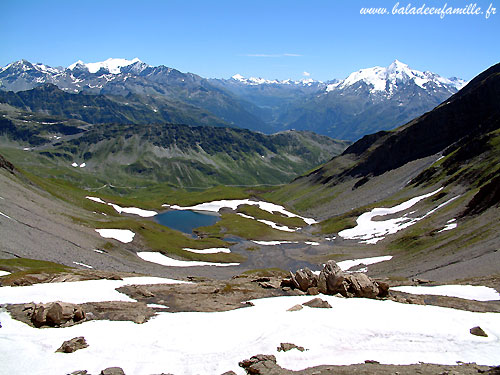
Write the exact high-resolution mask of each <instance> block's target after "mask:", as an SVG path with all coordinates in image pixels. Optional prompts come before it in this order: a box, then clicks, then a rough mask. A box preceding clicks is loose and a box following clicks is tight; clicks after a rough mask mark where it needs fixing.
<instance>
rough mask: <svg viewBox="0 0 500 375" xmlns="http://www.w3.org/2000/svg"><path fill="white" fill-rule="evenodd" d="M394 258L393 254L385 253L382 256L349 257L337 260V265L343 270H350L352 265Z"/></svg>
mask: <svg viewBox="0 0 500 375" xmlns="http://www.w3.org/2000/svg"><path fill="white" fill-rule="evenodd" d="M391 259H392V255H384V256H380V257H371V258H362V259H349V260H342V261H340V262H337V265H338V266H339V267H340V269H341V270H342V271H348V270H349V269H351V268H352V267H355V266H359V265H360V264H364V265H367V266H369V265H370V264H375V263H380V262H385V261H388V260H391Z"/></svg>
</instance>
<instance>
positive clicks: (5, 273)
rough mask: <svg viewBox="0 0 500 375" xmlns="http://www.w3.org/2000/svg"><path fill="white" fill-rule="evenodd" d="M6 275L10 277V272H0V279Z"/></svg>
mask: <svg viewBox="0 0 500 375" xmlns="http://www.w3.org/2000/svg"><path fill="white" fill-rule="evenodd" d="M7 275H10V272H8V271H2V270H0V277H2V276H7Z"/></svg>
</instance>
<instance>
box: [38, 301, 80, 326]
mask: <svg viewBox="0 0 500 375" xmlns="http://www.w3.org/2000/svg"><path fill="white" fill-rule="evenodd" d="M83 319H85V312H84V311H83V309H82V308H81V307H80V306H79V305H75V304H73V303H67V302H60V301H57V302H49V303H40V304H36V305H34V307H33V312H32V315H31V321H32V322H33V324H34V325H35V327H42V326H50V327H60V326H64V325H68V324H72V323H76V322H79V321H81V320H83Z"/></svg>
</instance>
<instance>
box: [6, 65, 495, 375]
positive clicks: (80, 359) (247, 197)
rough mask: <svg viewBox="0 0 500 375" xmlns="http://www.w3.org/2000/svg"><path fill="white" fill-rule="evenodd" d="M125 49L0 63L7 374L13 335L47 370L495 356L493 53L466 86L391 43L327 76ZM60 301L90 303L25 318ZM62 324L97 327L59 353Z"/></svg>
mask: <svg viewBox="0 0 500 375" xmlns="http://www.w3.org/2000/svg"><path fill="white" fill-rule="evenodd" d="M125 61H126V62H125V63H124V62H123V61H122V62H120V61H119V62H118V63H119V64H118V66H113V65H112V64H111V62H112V61H107V62H103V63H102V64H101V65H91V64H84V63H81V62H80V63H78V64H74V65H72V66H70V67H69V68H66V69H63V68H58V69H55V68H50V67H47V66H45V65H40V64H38V65H36V64H31V63H29V62H27V61H21V62H17V63H13V64H11V65H9V66H8V67H6V68H3V69H2V70H1V71H0V79H1V80H2V84H3V86H2V87H3V88H5V89H9V90H12V91H0V224H1V225H0V239H1V247H0V282H1V287H0V305H1V306H2V310H0V319H1V323H2V328H1V331H0V346H2V347H3V348H6V346H5V345H7V344H6V343H7V342H11V344H12V345H13V347H15V348H16V350H15V351H14V350H13V351H9V354H8V361H7V363H8V364H7V369H8V370H9V371H10V372H11V373H15V372H16V371H18V370H19V367H18V364H17V362H18V361H19V360H20V356H21V355H20V354H19V353H22V352H23V350H25V348H24V344H23V342H22V337H27V338H29V340H31V342H33V346H32V348H30V349H29V350H30V355H31V356H32V358H33V359H32V360H30V361H28V362H27V363H26V364H25V370H24V371H26V372H28V371H29V372H30V373H40V374H43V373H47V371H49V369H50V370H54V369H55V370H56V371H57V373H72V374H76V373H78V374H85V373H87V372H83V371H84V370H83V369H85V371H90V373H93V374H96V373H99V371H101V370H102V369H104V368H106V367H109V366H112V365H114V364H116V365H119V366H121V367H122V368H124V369H125V372H126V373H130V374H149V375H151V374H153V373H160V372H162V373H163V371H167V372H169V373H175V374H194V373H207V374H223V373H224V374H236V373H239V374H243V373H245V372H246V373H248V374H250V373H253V374H269V375H270V374H292V373H300V374H309V373H310V374H312V373H321V374H340V373H348V372H343V371H351V370H352V371H354V370H355V369H358V367H356V366H360V368H359V369H360V371H364V372H363V373H384V371H394V372H395V371H398V372H399V373H412V371H417V370H418V371H419V372H420V373H424V374H434V373H437V372H436V371H441V372H444V371H453V373H457V374H468V373H473V372H474V371H475V372H476V373H477V372H478V371H479V370H481V371H485V372H486V371H489V373H492V374H493V373H494V371H497V370H498V368H495V367H494V366H498V365H499V364H500V363H499V362H498V356H497V354H496V353H498V349H499V346H498V342H499V340H498V338H499V337H500V318H499V315H498V312H499V311H500V306H499V302H498V301H499V300H500V293H499V292H500V269H499V265H500V252H499V247H500V238H499V237H498V230H499V229H500V228H499V225H500V221H499V220H498V218H499V210H500V189H499V186H500V185H499V184H498V182H499V173H500V169H499V166H498V165H499V164H498V161H499V160H498V159H499V156H500V130H499V121H500V112H499V107H498V102H499V100H500V65H499V64H497V65H494V66H492V67H491V68H489V69H488V70H486V71H484V72H482V73H480V74H479V75H478V76H477V77H475V78H474V79H472V80H471V81H470V82H468V83H467V84H466V85H465V82H463V81H459V80H457V79H455V80H451V79H444V78H442V77H437V76H436V75H434V74H433V73H430V72H426V73H422V72H417V71H413V70H411V69H409V68H408V66H407V65H405V64H402V63H400V62H399V61H397V60H396V61H395V62H394V63H393V64H391V65H390V66H389V67H388V68H380V67H377V68H373V69H365V70H361V71H359V72H354V73H352V74H351V75H350V76H349V77H348V78H347V79H345V80H342V81H338V80H336V81H332V82H328V83H324V84H323V83H314V82H308V81H302V82H300V81H297V82H288V83H286V82H281V81H266V82H261V81H258V80H256V79H244V78H243V77H242V76H235V77H233V78H232V79H230V80H225V81H224V80H219V81H217V82H215V81H213V80H206V79H204V78H201V77H199V76H197V75H194V74H191V73H188V74H184V73H181V72H179V71H176V70H175V69H171V68H166V67H164V66H160V67H151V66H148V65H147V64H144V63H142V62H141V61H140V60H137V61H133V62H131V63H130V64H129V62H130V61H127V60H125ZM115 62H116V61H115ZM120 64H125V65H120ZM16 69H17V70H19V71H22V72H25V73H26V72H28V73H30V72H31V73H33V71H36V72H38V73H37V74H38V78H40V76H42V77H43V78H44V79H43V80H39V81H37V82H38V83H40V85H34V80H33V77H31V76H30V74H27V73H26V74H24V75H23V74H16V73H15V72H16ZM77 77H79V78H78V79H81V80H82V81H78V82H76V80H75V79H76V78H77ZM106 77H107V78H106ZM124 77H128V78H127V79H126V80H125V79H124ZM391 77H394V81H391ZM402 78H404V79H402ZM42 81H43V82H42ZM84 82H85V84H83V83H84ZM391 82H397V83H398V84H397V85H395V86H391ZM415 84H416V86H417V88H416V87H415ZM261 85H263V86H261ZM58 86H59V87H58ZM92 86H94V87H92ZM99 86H102V87H99ZM282 86H283V87H285V88H283V87H282ZM382 86H383V87H382ZM409 86H411V92H412V94H410V95H408V94H407V93H406V94H403V91H400V90H403V88H408V87H409ZM462 86H464V87H462ZM96 87H97V88H99V90H97V89H96ZM256 87H259V89H258V90H260V91H262V92H264V93H262V92H261V93H260V94H258V90H257V89H256ZM418 87H419V88H418ZM426 87H427V88H429V87H432V88H433V91H440V95H442V96H435V97H432V98H430V97H429V96H426V95H424V93H423V91H422V92H421V91H419V90H424V89H425V88H426ZM94 89H95V90H94ZM344 89H345V90H347V91H343V92H342V93H340V92H339V91H338V90H344ZM317 90H323V91H324V92H325V93H324V94H322V95H320V96H318V95H317V94H318V91H317ZM71 91H74V92H77V93H69V92H71ZM213 92H216V94H213ZM360 92H363V94H362V95H361V96H362V97H364V98H365V103H364V104H359V103H360V102H355V101H354V99H353V97H354V95H355V94H356V95H358V94H359V93H360ZM208 93H210V95H209V94H208ZM312 93H314V96H311V97H308V98H307V97H306V96H307V95H313V94H312ZM405 95H406V96H405ZM403 96H405V98H404V100H403ZM340 97H342V98H345V100H346V101H344V99H341V98H340ZM398 97H399V99H396V102H397V103H399V104H397V105H395V104H394V103H396V102H392V103H389V102H388V101H387V100H388V99H393V98H398ZM416 97H419V98H420V100H417V99H416ZM270 98H274V100H271V99H270ZM292 98H299V102H300V104H298V103H295V104H293V103H291V102H290V101H291V100H292ZM422 98H423V99H422ZM439 98H442V99H439ZM397 100H399V101H397ZM265 103H267V104H268V105H267V106H264V105H263V104H265ZM332 103H333V104H332ZM354 103H356V104H354ZM162 106H163V107H162ZM322 106H323V107H324V108H326V110H325V113H326V115H325V117H324V118H321V119H320V118H318V117H317V116H319V114H321V113H322V110H321V109H318V108H320V107H322ZM336 106H338V107H336ZM395 106H396V107H397V106H399V107H403V108H404V109H405V111H404V113H403V112H399V111H398V110H396V109H395ZM264 107H266V108H264ZM285 107H286V108H287V112H286V113H284V112H282V111H283V110H284V108H285ZM340 107H342V111H347V112H344V114H341V112H340V109H339V108H340ZM147 108H150V109H149V110H148V109H147ZM346 108H350V111H351V112H349V110H346ZM354 108H356V109H357V110H358V109H362V112H358V113H357V115H356V116H358V117H357V119H356V120H353V119H352V118H348V117H349V116H348V115H347V114H346V113H351V114H352V113H353V112H352V111H353V109H354ZM233 110H234V111H233ZM299 112H300V115H299V114H298V113H299ZM258 113H260V115H259V116H262V117H258V116H257V114H258ZM360 116H361V117H363V116H366V117H365V120H363V119H361V117H360ZM388 117H390V118H391V119H392V121H393V122H392V123H389V122H387V118H388ZM285 118H289V119H292V118H293V119H295V120H294V121H295V122H290V120H286V121H285V120H283V119H285ZM325 118H327V119H332V118H336V119H337V120H336V121H333V122H330V120H328V121H327V120H325ZM369 119H376V120H373V121H370V120H369ZM266 121H267V122H266ZM322 121H326V122H327V123H328V124H329V125H332V124H336V125H335V126H332V127H324V125H325V123H323V122H322ZM353 122H355V123H356V124H357V125H358V128H357V129H349V127H350V125H349V124H351V123H353ZM312 123H313V124H315V125H317V126H318V128H314V127H313V126H312V125H311V124H312ZM382 123H385V124H387V125H384V126H383V125H382ZM284 124H285V125H284ZM322 124H323V125H322ZM320 125H321V126H322V130H321V131H319V126H320ZM335 127H338V128H341V129H342V130H338V129H337V130H335ZM288 128H293V129H296V130H291V129H288ZM264 129H265V130H264ZM325 129H326V130H325ZM313 131H316V132H317V133H319V134H325V135H318V134H316V133H314V132H313ZM267 133H272V134H267ZM331 136H335V137H337V136H338V137H339V138H342V139H346V140H337V139H333V138H330V137H331ZM201 214H203V215H208V217H209V218H212V219H213V220H210V222H198V223H193V221H194V220H197V219H198V218H199V217H200V215H201ZM162 215H166V216H171V218H170V220H166V221H163V219H161V216H162ZM195 218H196V219H195ZM335 267H338V268H335ZM306 269H308V270H306ZM328 272H330V273H328ZM332 274H336V275H340V277H341V281H340V283H337V284H338V285H337V284H336V285H333V284H334V282H333V281H332V280H333V279H331V278H330V279H329V277H333V276H331V275H332ZM322 275H323V276H322ZM329 275H330V276H329ZM322 277H323V279H322ZM321 280H330V281H324V285H323V284H321ZM304 284H306V287H303V285H304ZM71 285H73V286H74V288H72V286H71ZM373 287H376V288H377V289H376V290H377V292H376V293H373V291H372V292H371V293H372V294H371V295H370V294H369V292H368V291H367V290H369V289H370V288H373ZM403 287H408V289H404V288H403ZM438 287H440V288H441V289H439V288H438ZM78 288H81V289H78ZM335 288H337V289H335ZM342 288H343V289H342ZM413 288H415V289H413ZM421 288H435V289H433V290H434V291H436V293H432V292H428V291H425V289H424V290H422V289H421ZM98 292H99V293H102V295H100V294H99V293H98ZM24 293H25V294H24ZM363 293H365V294H364V295H363ZM427 293H428V294H427ZM483 295H484V298H481V296H483ZM315 297H318V298H321V300H322V301H315V302H314V303H316V304H319V306H318V305H314V303H313V306H310V305H308V303H309V302H312V301H310V300H311V299H313V298H315ZM361 297H363V298H361ZM478 299H479V300H478ZM61 300H62V301H63V302H67V303H72V304H76V305H78V306H80V307H81V306H83V309H84V310H85V311H86V312H85V313H86V314H87V317H85V318H84V319H83V321H81V322H77V321H76V318H71V319H75V320H74V321H73V320H71V319H70V320H71V321H68V322H66V323H64V324H61V325H60V324H59V323H58V324H56V327H58V328H54V327H52V328H47V327H46V328H43V329H39V328H34V327H35V325H34V323H33V322H34V320H33V319H35V316H36V315H37V313H36V311H41V310H40V309H42V308H46V309H47V310H48V309H49V307H48V306H46V307H43V306H42V307H40V306H39V305H38V304H39V303H45V304H50V303H55V302H56V301H61ZM30 303H32V304H30ZM297 306H298V307H297ZM328 306H329V307H328ZM51 308H52V307H51ZM70 308H71V309H76V307H70ZM329 308H332V310H331V311H333V313H334V314H335V316H336V318H332V316H331V315H328V314H331V312H330V310H329ZM72 311H73V310H72ZM75 311H76V310H75ZM366 311H370V312H371V313H370V314H371V315H370V316H369V317H367V315H366V314H365V312H366ZM29 314H32V315H29ZM40 314H41V313H40ZM88 314H90V315H88ZM46 315H47V314H46ZM89 317H90V318H89ZM368 320H372V321H373V320H375V321H377V322H378V323H377V324H372V323H373V322H368ZM23 322H24V323H23ZM409 322H411V324H410V323H409ZM49 325H50V324H49ZM43 326H45V325H43ZM475 326H480V327H481V329H482V330H484V331H483V333H485V334H486V335H487V336H486V337H485V336H483V337H480V336H478V335H476V333H474V334H473V333H472V328H473V327H475ZM469 330H470V332H469ZM476 331H478V330H475V331H474V332H476ZM16 332H21V333H22V334H20V335H19V336H18V335H17V334H16ZM40 332H41V333H40ZM235 332H237V333H238V334H237V335H235ZM21 336H22V337H21ZM70 336H71V337H77V336H85V338H86V339H87V341H88V343H89V347H88V348H85V349H81V350H80V351H79V353H83V354H81V355H80V356H78V355H74V356H73V357H72V358H76V359H75V360H70V359H68V358H69V356H71V355H72V354H61V353H54V352H55V350H56V349H57V346H59V345H61V343H62V342H63V341H64V340H66V339H70V338H71V337H70ZM159 337H162V338H163V337H169V340H162V339H160V338H159ZM113 340H115V341H117V342H121V343H124V344H123V347H124V348H126V349H124V350H118V349H116V345H113V344H112V341H113ZM280 343H281V344H280ZM291 343H294V344H293V345H294V346H291V348H292V349H290V348H288V346H287V345H288V344H290V345H291ZM284 344H286V345H284ZM295 344H297V345H299V346H300V345H303V346H304V347H305V349H304V347H303V348H302V349H303V350H299V349H297V345H295ZM280 345H281V348H283V347H287V350H286V351H285V350H282V349H278V350H276V347H277V346H280ZM46 347H50V353H49V352H48V351H47V350H46ZM110 347H113V348H114V349H113V350H110V349H109V348H110ZM443 348H444V350H443ZM52 349H54V350H52ZM441 351H443V352H444V354H443V353H440V352H441ZM165 353H166V354H165ZM259 353H265V354H269V355H268V356H264V357H258V358H255V357H252V356H254V355H256V354H259ZM271 353H272V355H271ZM163 354H164V357H162V355H163ZM64 356H66V357H64ZM184 357H186V358H189V363H187V362H184V361H183V358H184ZM251 357H252V358H251ZM43 358H46V359H48V360H49V361H44V360H43ZM158 358H162V359H158ZM246 358H247V359H248V358H251V359H249V360H245V359H246ZM424 362H425V363H428V364H430V363H434V364H436V365H426V364H425V363H424ZM457 362H459V365H457ZM41 363H45V364H41ZM362 363H364V364H362ZM415 363H420V365H415ZM462 363H466V364H467V365H462ZM475 363H477V365H476V364H475ZM393 365H394V366H396V365H397V367H394V368H393V367H391V366H393ZM384 366H386V367H384ZM405 366H418V368H414V367H405ZM433 366H437V367H433ZM77 370H78V371H79V372H78V371H77ZM224 371H226V372H224ZM377 371H379V372H377ZM405 371H406V372H405ZM391 373H392V372H391Z"/></svg>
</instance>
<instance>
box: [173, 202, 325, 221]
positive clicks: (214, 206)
mask: <svg viewBox="0 0 500 375" xmlns="http://www.w3.org/2000/svg"><path fill="white" fill-rule="evenodd" d="M241 204H247V205H252V206H259V208H260V209H261V210H264V211H267V212H269V213H273V212H279V213H280V214H282V215H285V216H288V217H299V218H301V219H302V220H304V221H305V223H306V224H308V225H312V224H316V223H317V221H316V220H314V219H310V218H305V217H302V216H299V215H296V214H294V213H292V212H289V211H287V210H286V209H285V208H284V207H283V206H280V205H277V204H274V203H269V202H264V201H253V200H250V199H232V200H220V201H212V202H206V203H200V204H197V205H195V206H190V207H181V206H178V205H172V206H170V208H171V209H173V210H193V211H212V212H219V210H220V209H221V208H224V207H227V208H231V209H233V210H236V209H237V208H238V206H239V205H241Z"/></svg>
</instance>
